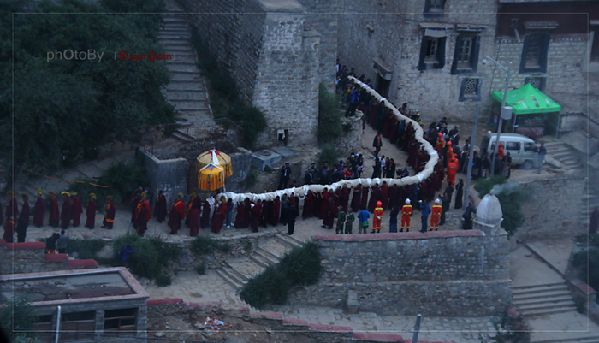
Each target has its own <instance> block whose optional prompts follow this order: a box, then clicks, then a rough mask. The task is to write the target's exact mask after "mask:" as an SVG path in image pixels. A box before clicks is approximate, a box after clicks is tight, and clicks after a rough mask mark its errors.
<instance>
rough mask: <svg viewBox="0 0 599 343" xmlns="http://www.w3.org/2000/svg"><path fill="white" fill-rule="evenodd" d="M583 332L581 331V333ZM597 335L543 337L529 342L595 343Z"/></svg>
mask: <svg viewBox="0 0 599 343" xmlns="http://www.w3.org/2000/svg"><path fill="white" fill-rule="evenodd" d="M581 334H583V333H581ZM597 342H599V336H582V337H576V338H560V339H545V340H540V341H531V342H530V343H597Z"/></svg>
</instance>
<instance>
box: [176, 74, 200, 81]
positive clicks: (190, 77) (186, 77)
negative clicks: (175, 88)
mask: <svg viewBox="0 0 599 343" xmlns="http://www.w3.org/2000/svg"><path fill="white" fill-rule="evenodd" d="M177 81H194V82H200V75H198V74H194V73H178V72H174V73H173V72H171V83H174V82H177Z"/></svg>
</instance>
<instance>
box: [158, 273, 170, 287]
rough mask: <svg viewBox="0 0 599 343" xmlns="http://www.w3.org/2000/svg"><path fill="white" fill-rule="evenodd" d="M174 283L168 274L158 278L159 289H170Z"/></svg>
mask: <svg viewBox="0 0 599 343" xmlns="http://www.w3.org/2000/svg"><path fill="white" fill-rule="evenodd" d="M172 283H173V280H172V279H171V276H170V275H168V274H166V273H165V274H160V275H158V277H157V278H156V286H158V287H168V286H170V285H171V284H172Z"/></svg>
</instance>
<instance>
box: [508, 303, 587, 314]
mask: <svg viewBox="0 0 599 343" xmlns="http://www.w3.org/2000/svg"><path fill="white" fill-rule="evenodd" d="M516 308H517V309H518V310H519V311H520V312H522V314H524V313H527V312H528V313H530V312H538V311H552V310H563V309H572V308H573V309H574V310H576V304H574V301H573V300H570V301H569V302H567V303H566V302H563V303H559V304H555V305H554V304H532V305H521V306H516Z"/></svg>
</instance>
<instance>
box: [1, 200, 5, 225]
mask: <svg viewBox="0 0 599 343" xmlns="http://www.w3.org/2000/svg"><path fill="white" fill-rule="evenodd" d="M2 223H4V211H3V210H2V202H1V201H0V225H2Z"/></svg>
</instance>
